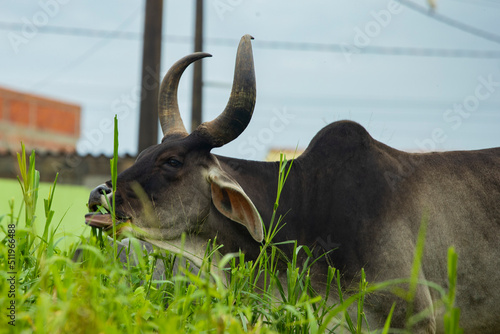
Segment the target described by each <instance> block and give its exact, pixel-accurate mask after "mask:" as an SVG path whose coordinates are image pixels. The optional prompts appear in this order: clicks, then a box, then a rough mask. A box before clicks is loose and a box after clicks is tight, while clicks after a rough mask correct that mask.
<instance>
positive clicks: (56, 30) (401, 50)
mask: <svg viewBox="0 0 500 334" xmlns="http://www.w3.org/2000/svg"><path fill="white" fill-rule="evenodd" d="M400 1H406V0H400ZM22 28H23V24H22V23H16V22H0V29H4V30H18V31H20V30H21V29H22ZM39 32H40V33H48V34H57V35H69V36H80V37H89V38H102V39H104V40H109V39H123V40H137V41H139V40H142V33H138V32H131V31H120V30H102V29H88V28H75V27H58V26H45V27H40V28H39ZM497 37H498V36H497ZM498 38H499V41H500V37H498ZM162 39H163V40H165V41H166V42H169V43H178V44H191V43H192V42H193V39H192V37H191V36H181V35H164V36H163V37H162ZM205 41H206V44H208V45H213V46H229V47H234V46H235V45H237V44H238V40H236V39H231V38H217V37H213V38H205ZM254 45H255V48H261V49H272V50H288V51H317V52H332V53H342V54H345V53H346V52H351V53H353V54H374V55H382V56H412V57H441V58H482V59H498V58H500V51H495V50H471V49H440V48H412V47H385V46H374V45H368V46H364V47H356V46H355V45H349V44H346V43H344V44H341V43H311V42H289V41H265V40H258V39H257V40H255V41H254Z"/></svg>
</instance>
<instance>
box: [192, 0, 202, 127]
mask: <svg viewBox="0 0 500 334" xmlns="http://www.w3.org/2000/svg"><path fill="white" fill-rule="evenodd" d="M194 34H195V35H194V51H195V52H199V51H203V0H196V20H195V33H194ZM202 86H203V80H202V62H201V61H197V62H195V63H194V72H193V96H192V103H191V131H194V130H195V129H196V128H197V127H198V125H200V124H201V112H202V111H201V104H202V100H203V96H202V93H203V90H202Z"/></svg>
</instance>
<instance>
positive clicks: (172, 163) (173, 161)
mask: <svg viewBox="0 0 500 334" xmlns="http://www.w3.org/2000/svg"><path fill="white" fill-rule="evenodd" d="M167 164H168V165H169V166H172V167H174V168H179V167H182V162H180V161H179V160H177V159H174V158H170V159H168V160H167Z"/></svg>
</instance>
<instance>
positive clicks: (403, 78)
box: [0, 0, 500, 159]
mask: <svg viewBox="0 0 500 334" xmlns="http://www.w3.org/2000/svg"><path fill="white" fill-rule="evenodd" d="M194 3H195V1H194V0H191V1H187V0H165V2H164V29H163V36H164V38H163V42H164V43H163V51H162V68H161V76H163V75H164V73H165V72H166V71H167V70H168V68H169V67H170V65H171V64H172V63H173V62H175V61H176V60H177V59H179V58H181V57H183V56H184V55H186V54H188V53H190V52H192V50H193V44H192V40H193V31H194V12H195V10H194ZM436 3H437V7H436V8H435V10H434V12H432V11H430V10H429V5H428V3H427V2H426V1H417V0H414V1H409V0H405V1H402V2H399V1H387V0H381V1H374V0H370V1H347V0H345V1H332V0H328V1H326V0H325V1H298V0H287V1H284V0H283V1H277V0H275V1H263V0H260V1H249V0H207V1H205V24H204V28H205V30H204V31H205V44H204V50H205V51H206V52H209V53H211V54H212V55H213V57H212V58H209V59H205V60H203V62H204V81H205V86H204V97H205V100H204V103H203V110H204V120H210V119H213V118H214V117H216V116H217V115H218V114H219V113H220V112H221V111H222V110H223V109H224V107H225V104H226V102H227V98H228V96H229V91H230V85H231V80H232V77H233V69H234V58H235V53H236V48H237V44H238V41H239V39H240V37H241V36H242V35H244V34H247V33H249V34H251V35H253V36H254V37H255V40H254V42H253V46H254V59H255V69H256V76H257V105H256V109H255V112H254V116H253V119H252V121H251V123H250V125H249V127H248V128H247V130H246V131H245V132H244V133H243V134H242V135H241V136H240V137H239V138H238V139H236V140H235V141H234V142H232V143H230V144H228V145H226V146H225V147H223V148H220V149H217V150H214V152H215V153H219V154H226V155H230V156H235V157H240V158H247V159H263V158H264V157H265V155H266V153H267V151H268V149H269V148H270V147H288V148H295V147H296V146H298V147H300V148H304V147H306V146H307V144H308V143H309V141H310V140H311V138H312V137H313V136H314V135H315V134H316V133H317V132H318V131H319V130H320V129H321V128H322V127H323V126H325V125H326V124H328V123H330V122H333V121H336V120H341V119H350V120H354V121H357V122H359V123H361V124H362V125H363V126H365V127H366V128H367V130H368V131H369V132H370V133H371V135H372V136H373V137H375V138H376V139H378V140H380V141H382V142H384V143H386V144H388V145H390V146H393V147H395V148H398V149H403V150H412V151H414V150H421V149H435V150H452V149H479V148H487V147H493V146H500V3H498V2H497V1H495V0H441V1H440V0H438V1H437V2H436ZM412 4H413V5H412ZM414 5H416V7H415V6H414ZM0 6H1V10H0V35H1V38H0V85H1V86H4V87H6V88H10V89H15V90H20V91H23V92H29V93H35V94H40V95H44V96H47V97H51V98H56V99H61V100H64V101H68V102H72V103H77V104H79V105H81V106H82V128H81V134H82V138H81V139H80V141H79V144H78V150H79V152H80V153H92V154H98V153H106V154H109V153H110V152H111V151H112V133H111V132H110V131H108V129H107V127H105V126H103V125H105V123H102V122H106V121H107V120H111V119H112V118H113V116H114V114H116V113H118V114H119V130H120V152H121V153H122V154H123V153H130V154H135V153H136V151H137V148H136V146H137V144H136V143H137V135H138V110H139V97H138V95H137V93H138V91H139V88H140V65H141V57H142V39H141V38H142V29H143V13H144V7H145V5H144V1H132V0H128V1H125V0H119V1H118V0H116V1H97V0H92V1H90V0H86V1H77V0H64V1H63V0H40V1H28V0H26V1H20V0H15V1H14V0H8V1H2V4H1V5H0ZM419 8H424V11H419ZM89 29H90V30H89ZM117 32H119V34H117ZM191 77H192V72H191V71H186V73H185V75H184V77H183V80H182V81H181V84H180V88H179V95H180V96H179V98H180V107H181V111H182V115H183V118H184V122H185V124H186V127H187V128H189V116H188V115H189V112H190V96H191V93H190V88H191Z"/></svg>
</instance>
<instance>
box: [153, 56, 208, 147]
mask: <svg viewBox="0 0 500 334" xmlns="http://www.w3.org/2000/svg"><path fill="white" fill-rule="evenodd" d="M205 57H212V55H211V54H209V53H204V52H195V53H193V54H190V55H188V56H185V57H184V58H181V59H180V60H178V61H177V62H176V63H175V64H174V65H172V67H171V68H170V69H169V70H168V72H167V74H165V77H164V78H163V81H162V82H161V88H160V97H159V99H158V117H159V119H160V124H161V129H162V131H163V136H164V137H165V136H167V135H169V134H172V133H180V134H182V135H184V136H187V135H188V132H187V131H186V128H185V127H184V123H183V122H182V118H181V114H180V113H179V104H178V103H177V88H178V86H179V80H180V79H181V76H182V73H184V70H185V69H186V68H187V67H188V66H189V65H190V64H191V63H193V62H195V61H197V60H199V59H201V58H205Z"/></svg>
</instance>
